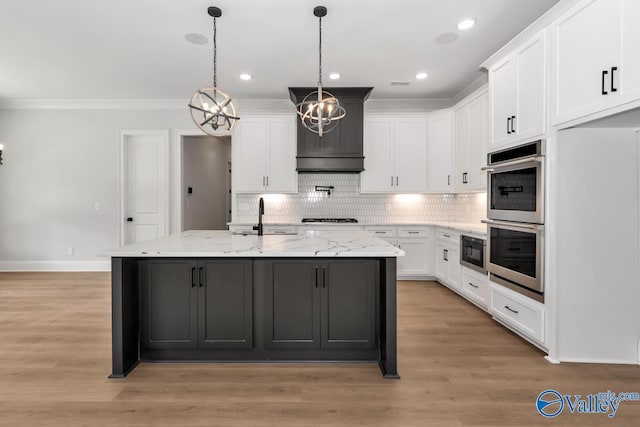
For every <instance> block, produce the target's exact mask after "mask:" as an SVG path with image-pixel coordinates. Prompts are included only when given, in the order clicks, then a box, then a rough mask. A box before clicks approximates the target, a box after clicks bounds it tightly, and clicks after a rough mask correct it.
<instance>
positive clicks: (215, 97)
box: [189, 6, 240, 136]
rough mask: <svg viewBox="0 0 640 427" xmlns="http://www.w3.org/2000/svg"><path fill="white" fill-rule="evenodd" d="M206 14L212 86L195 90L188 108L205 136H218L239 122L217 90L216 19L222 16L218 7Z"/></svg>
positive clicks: (228, 101)
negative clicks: (210, 41)
mask: <svg viewBox="0 0 640 427" xmlns="http://www.w3.org/2000/svg"><path fill="white" fill-rule="evenodd" d="M207 13H208V14H209V15H210V16H211V17H213V86H204V87H201V88H200V89H198V90H196V91H195V92H194V94H193V96H192V97H191V102H190V103H189V108H190V109H191V118H192V119H193V121H194V123H195V124H196V125H197V126H198V127H199V128H200V129H202V130H203V131H204V132H205V133H206V134H209V135H214V136H215V135H219V133H216V131H217V130H218V129H222V130H227V131H232V130H233V128H234V127H235V126H236V122H237V121H238V120H240V117H238V115H237V113H236V107H235V105H233V102H232V100H231V97H230V96H229V95H227V94H226V93H225V92H223V91H221V90H220V89H218V78H217V75H216V71H217V66H218V63H217V54H218V47H217V44H216V36H217V34H216V18H219V17H221V16H222V10H220V8H218V7H213V6H212V7H210V8H208V9H207Z"/></svg>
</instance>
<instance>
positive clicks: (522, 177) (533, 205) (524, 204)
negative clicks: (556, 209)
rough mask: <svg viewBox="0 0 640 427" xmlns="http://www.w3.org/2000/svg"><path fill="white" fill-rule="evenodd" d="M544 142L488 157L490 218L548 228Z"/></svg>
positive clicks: (507, 150)
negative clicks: (545, 217)
mask: <svg viewBox="0 0 640 427" xmlns="http://www.w3.org/2000/svg"><path fill="white" fill-rule="evenodd" d="M544 148H545V147H544V141H543V140H538V141H534V142H530V143H527V144H523V145H520V146H517V147H513V148H508V149H505V150H500V151H494V152H492V153H489V154H488V156H487V157H488V158H487V160H488V161H487V167H485V168H483V169H484V170H486V171H487V189H488V194H487V218H489V219H495V220H501V221H515V222H526V223H532V224H544Z"/></svg>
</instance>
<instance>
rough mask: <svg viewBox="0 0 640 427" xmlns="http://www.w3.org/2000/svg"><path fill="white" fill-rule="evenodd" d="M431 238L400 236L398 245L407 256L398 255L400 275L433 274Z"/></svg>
mask: <svg viewBox="0 0 640 427" xmlns="http://www.w3.org/2000/svg"><path fill="white" fill-rule="evenodd" d="M431 243H432V242H431V240H429V239H421V238H399V239H398V247H399V248H400V249H402V250H403V251H404V252H405V256H403V257H398V275H419V276H428V275H432V274H433V245H432V244H431Z"/></svg>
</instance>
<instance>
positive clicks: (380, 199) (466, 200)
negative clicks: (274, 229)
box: [234, 173, 487, 223]
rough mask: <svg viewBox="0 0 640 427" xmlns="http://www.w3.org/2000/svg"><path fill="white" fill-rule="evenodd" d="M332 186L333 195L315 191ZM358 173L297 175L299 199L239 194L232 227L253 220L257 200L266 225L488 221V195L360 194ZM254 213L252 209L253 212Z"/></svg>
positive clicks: (284, 195)
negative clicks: (344, 221)
mask: <svg viewBox="0 0 640 427" xmlns="http://www.w3.org/2000/svg"><path fill="white" fill-rule="evenodd" d="M316 185H322V186H333V187H334V189H333V190H332V191H331V195H330V196H329V195H327V193H325V192H316V191H315V186H316ZM359 185H360V176H359V175H357V174H325V173H322V174H299V175H298V194H266V195H262V194H238V195H237V201H236V203H237V204H236V206H243V207H244V206H249V209H248V210H244V209H237V210H236V212H235V220H234V221H235V222H252V221H255V217H256V212H257V209H258V200H259V199H260V197H264V200H265V215H264V221H265V222H299V221H300V220H301V219H302V218H308V217H313V218H356V219H358V220H359V221H361V222H421V221H459V222H470V223H476V222H480V220H481V219H482V218H485V216H486V209H487V202H486V193H469V194H360V190H359ZM254 208H255V209H254Z"/></svg>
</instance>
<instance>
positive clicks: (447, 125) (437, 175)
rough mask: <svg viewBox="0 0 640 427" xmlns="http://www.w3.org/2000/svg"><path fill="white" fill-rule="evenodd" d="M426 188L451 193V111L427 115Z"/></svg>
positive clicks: (435, 191) (432, 191)
mask: <svg viewBox="0 0 640 427" xmlns="http://www.w3.org/2000/svg"><path fill="white" fill-rule="evenodd" d="M427 126H428V134H427V135H428V136H427V174H428V177H427V188H428V191H429V192H430V193H453V182H452V175H453V173H452V162H453V111H451V110H443V111H439V112H438V113H434V114H432V115H429V118H428V124H427Z"/></svg>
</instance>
